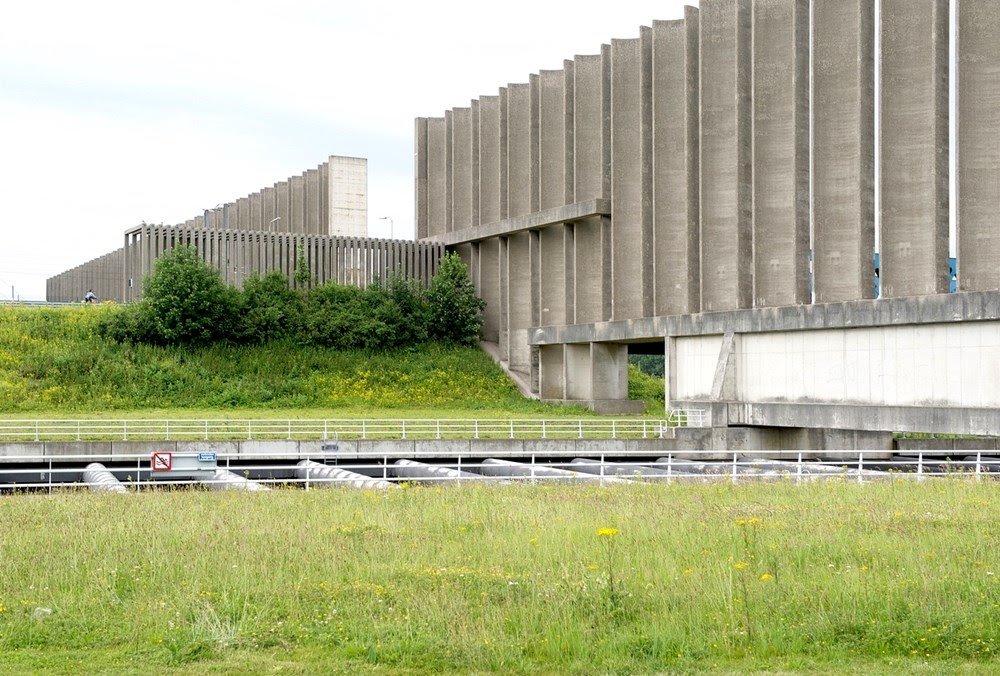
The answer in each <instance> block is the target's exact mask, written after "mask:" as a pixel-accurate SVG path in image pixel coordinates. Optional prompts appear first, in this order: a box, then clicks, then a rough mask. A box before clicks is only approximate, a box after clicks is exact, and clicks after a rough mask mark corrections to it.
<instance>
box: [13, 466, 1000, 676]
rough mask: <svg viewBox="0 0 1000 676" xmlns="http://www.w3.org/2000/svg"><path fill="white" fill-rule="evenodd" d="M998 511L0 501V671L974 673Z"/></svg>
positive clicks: (972, 500) (866, 491) (969, 489)
mask: <svg viewBox="0 0 1000 676" xmlns="http://www.w3.org/2000/svg"><path fill="white" fill-rule="evenodd" d="M997 513H1000V493H998V492H997V491H996V490H995V485H994V484H991V483H987V482H981V483H976V482H974V481H970V480H962V479H955V480H945V481H927V482H923V483H913V482H905V483H883V484H867V485H861V486H859V485H857V484H855V483H853V482H847V483H832V484H831V483H826V484H812V485H794V484H767V485H761V484H742V485H738V486H731V485H711V486H703V485H686V486H680V485H670V486H667V485H663V484H660V485H644V486H643V485H639V486H627V487H622V486H618V487H610V488H605V489H600V488H596V487H581V486H528V485H523V486H507V487H489V486H487V487H482V486H480V487H470V486H468V485H466V486H463V487H446V488H440V489H436V488H410V489H408V490H398V491H393V492H390V493H388V494H382V493H376V492H361V491H339V490H332V491H331V490H326V491H324V490H314V491H310V492H308V493H307V492H303V491H292V490H288V491H278V492H275V493H271V494H266V495H263V494H234V493H189V492H150V493H142V494H138V495H135V494H133V495H126V496H115V495H104V496H94V495H85V494H59V495H55V496H53V497H45V496H15V497H11V496H7V497H2V496H0V514H3V517H4V522H5V528H3V529H0V555H2V557H3V565H2V566H0V656H2V657H3V659H2V660H0V672H3V671H4V668H7V669H9V670H12V672H22V673H23V672H34V671H37V670H39V669H43V668H45V669H52V670H54V671H62V672H65V673H73V672H74V671H76V670H78V669H79V667H80V665H77V666H74V661H76V660H79V661H81V662H82V666H83V667H84V669H83V670H84V671H105V670H106V671H110V672H117V671H136V672H140V673H144V672H150V673H152V672H161V671H162V670H163V669H165V668H175V669H180V670H182V671H183V672H186V673H204V672H206V671H209V670H215V671H216V672H224V673H243V672H246V671H249V672H261V671H274V670H276V669H278V668H282V669H286V670H289V671H292V672H293V673H294V672H296V671H301V672H303V673H317V672H321V671H322V672H329V671H338V670H340V671H345V672H356V671H367V670H375V669H381V670H383V672H385V671H388V672H390V673H398V672H400V671H403V672H407V671H408V672H411V673H424V672H426V673H438V672H461V673H468V672H496V673H509V672H542V673H566V672H578V673H606V672H619V673H620V672H632V673H651V672H659V671H671V672H674V671H695V670H734V671H746V670H766V671H787V670H799V669H809V670H819V671H828V672H836V673H855V672H859V671H862V670H863V671H866V672H871V673H904V672H906V673H910V672H913V671H924V672H928V673H944V672H947V673H955V672H959V671H964V672H966V673H984V674H985V673H990V672H991V670H992V669H993V668H995V667H996V666H997V663H996V661H995V652H996V651H997V650H998V649H1000V625H998V623H997V617H998V616H1000V582H998V579H1000V558H998V557H1000V554H998V553H1000V540H998V538H1000V531H998V530H997V529H996V527H995V526H996V523H995V515H996V514H997ZM603 528H614V529H617V532H615V533H614V534H609V533H610V532H609V531H605V533H606V535H605V536H602V535H600V534H599V532H600V529H603ZM37 608H43V609H48V610H50V611H51V614H47V613H45V611H40V612H41V613H42V615H43V616H40V617H34V618H33V617H32V615H33V614H37V613H36V609H37ZM994 673H995V672H994Z"/></svg>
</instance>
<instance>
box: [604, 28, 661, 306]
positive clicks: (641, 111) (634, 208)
mask: <svg viewBox="0 0 1000 676" xmlns="http://www.w3.org/2000/svg"><path fill="white" fill-rule="evenodd" d="M651 37H652V36H651V32H650V30H649V29H648V28H643V33H642V37H640V38H636V39H631V40H612V41H611V211H612V227H611V250H612V260H611V281H612V292H611V303H612V317H613V318H614V319H632V318H637V317H645V316H648V315H651V314H652V213H651V210H650V208H649V207H650V206H651V200H650V198H651V179H652V173H651V166H652V165H651V162H650V160H651V157H652V156H651V142H652V134H651V129H650V127H651V124H652V118H651V114H652V86H651V84H652V83H651V79H650V73H651V70H652V39H651Z"/></svg>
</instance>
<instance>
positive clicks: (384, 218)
mask: <svg viewBox="0 0 1000 676" xmlns="http://www.w3.org/2000/svg"><path fill="white" fill-rule="evenodd" d="M378 220H380V221H389V239H396V236H395V235H394V234H393V232H392V216H382V217H381V218H379V219H378Z"/></svg>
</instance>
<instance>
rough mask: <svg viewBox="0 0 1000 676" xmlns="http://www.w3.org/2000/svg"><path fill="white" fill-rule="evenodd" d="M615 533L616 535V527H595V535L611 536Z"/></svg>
mask: <svg viewBox="0 0 1000 676" xmlns="http://www.w3.org/2000/svg"><path fill="white" fill-rule="evenodd" d="M616 535H618V529H617V528H598V529H597V537H601V538H613V537H614V536H616Z"/></svg>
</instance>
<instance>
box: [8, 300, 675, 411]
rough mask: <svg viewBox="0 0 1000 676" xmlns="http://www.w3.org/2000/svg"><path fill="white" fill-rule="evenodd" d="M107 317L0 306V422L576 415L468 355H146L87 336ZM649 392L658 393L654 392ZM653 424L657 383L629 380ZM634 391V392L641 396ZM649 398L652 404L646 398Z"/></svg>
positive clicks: (275, 350)
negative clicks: (139, 415)
mask: <svg viewBox="0 0 1000 676" xmlns="http://www.w3.org/2000/svg"><path fill="white" fill-rule="evenodd" d="M113 311H114V308H112V307H107V306H103V307H102V306H98V307H68V308H16V307H9V306H8V307H0V414H5V415H7V416H14V415H16V416H17V417H36V418H37V417H63V416H80V415H86V416H87V417H93V416H104V417H122V416H123V415H125V414H128V413H131V412H138V411H142V412H143V414H144V415H146V416H149V415H160V416H171V417H190V416H193V417H204V416H207V415H211V414H214V415H219V414H222V415H226V416H230V417H404V416H405V417H435V416H446V417H461V416H478V417H534V416H546V417H553V416H565V415H573V416H579V415H586V413H585V412H583V410H582V409H567V408H565V407H558V406H546V405H542V404H539V403H536V402H531V401H528V400H525V399H524V398H523V397H522V396H521V395H520V394H519V393H518V391H517V389H516V387H515V386H514V385H513V384H512V383H511V382H510V380H509V379H508V378H507V377H506V376H505V375H504V374H503V372H502V371H501V370H500V369H499V368H498V367H497V366H496V365H495V364H493V362H492V361H491V360H490V358H489V357H488V356H486V355H485V354H484V353H483V352H481V351H480V350H477V349H463V348H454V347H443V346H438V345H427V346H421V347H418V348H413V349H409V350H399V351H395V352H388V353H379V354H368V353H363V352H335V351H331V350H323V349H315V348H298V347H291V346H287V345H270V346H265V347H239V348H223V347H217V348H208V349H202V350H188V349H181V348H153V347H147V346H131V345H116V344H112V343H108V342H105V341H103V340H101V339H100V338H98V337H96V336H95V334H94V326H95V324H96V320H97V318H98V317H99V316H100V314H101V313H103V312H113ZM657 382H659V383H660V385H659V386H658V385H657V384H656V383H657ZM635 383H636V386H637V387H638V388H639V389H636V390H635V392H636V393H637V395H638V396H647V395H649V394H650V393H652V396H650V397H649V398H650V401H651V404H650V411H651V412H652V413H653V414H654V415H662V410H663V409H662V406H663V404H662V381H656V380H655V379H653V380H652V385H650V382H649V379H647V378H646V377H645V376H643V375H642V374H638V373H637V375H636V377H635ZM642 388H645V389H642ZM658 391H660V392H661V395H660V400H659V402H656V401H655V399H654V397H655V395H656V393H657V392H658Z"/></svg>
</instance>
